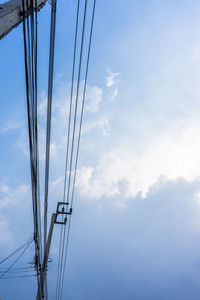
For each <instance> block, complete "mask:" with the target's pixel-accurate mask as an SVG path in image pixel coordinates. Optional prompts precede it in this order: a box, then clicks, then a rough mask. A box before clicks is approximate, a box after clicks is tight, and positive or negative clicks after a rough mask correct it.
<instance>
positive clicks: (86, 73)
mask: <svg viewBox="0 0 200 300" xmlns="http://www.w3.org/2000/svg"><path fill="white" fill-rule="evenodd" d="M95 8H96V0H94V2H93V11H92V21H91V27H90V37H89V46H88V55H87V62H86V72H85V80H84V88H83V98H82V107H81V117H80V124H79V134H78V145H77V152H76V160H75V171H74V180H73V187H72V198H71V209H72V207H73V201H74V190H75V182H76V173H77V165H78V156H79V148H80V139H81V129H82V122H83V111H84V104H85V96H86V86H87V78H88V69H89V61H90V52H91V44H92V34H93V27H94V17H95ZM70 228H71V215H70V216H69V225H68V231H67V241H66V247H65V256H64V268H63V269H64V270H65V268H66V261H67V252H68V245H69V234H70ZM64 276H65V273H64V272H63V277H62V282H61V293H60V295H61V297H60V298H62V292H63V283H64Z"/></svg>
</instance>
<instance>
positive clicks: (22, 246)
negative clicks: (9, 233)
mask: <svg viewBox="0 0 200 300" xmlns="http://www.w3.org/2000/svg"><path fill="white" fill-rule="evenodd" d="M32 240H33V238H30V239H28V241H27V242H26V243H24V244H23V245H21V246H20V247H19V248H17V249H16V250H15V251H13V252H12V253H11V254H9V255H8V256H7V257H5V258H4V259H3V260H1V261H0V265H1V264H2V263H4V262H5V261H6V260H8V259H9V258H10V257H12V256H13V255H15V254H16V253H17V252H19V251H20V250H22V249H23V248H24V247H26V245H27V244H28V243H29V242H30V241H32Z"/></svg>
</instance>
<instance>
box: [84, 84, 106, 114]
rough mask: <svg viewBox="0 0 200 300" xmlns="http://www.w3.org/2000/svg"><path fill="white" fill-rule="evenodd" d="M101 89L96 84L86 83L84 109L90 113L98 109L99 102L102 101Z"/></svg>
mask: <svg viewBox="0 0 200 300" xmlns="http://www.w3.org/2000/svg"><path fill="white" fill-rule="evenodd" d="M102 95H103V91H102V89H100V88H99V87H97V86H92V87H90V86H89V85H87V93H86V106H85V109H86V110H87V111H89V112H91V113H94V112H97V111H98V110H99V104H100V103H101V101H102Z"/></svg>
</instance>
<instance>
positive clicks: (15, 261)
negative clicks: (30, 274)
mask: <svg viewBox="0 0 200 300" xmlns="http://www.w3.org/2000/svg"><path fill="white" fill-rule="evenodd" d="M32 242H33V239H32V241H30V242H29V244H28V245H27V246H26V247H25V249H24V250H23V251H22V253H21V254H20V255H19V256H18V257H17V258H16V259H15V260H14V262H13V263H12V264H11V265H10V267H9V268H8V269H7V270H6V271H5V272H4V273H3V274H2V275H1V276H0V279H2V278H3V277H4V276H5V275H6V274H7V273H8V272H9V271H10V269H11V268H12V267H13V266H14V265H15V264H16V263H17V262H18V260H19V259H20V258H21V257H22V255H23V254H24V252H25V251H26V250H27V249H28V247H29V246H30V244H31V243H32Z"/></svg>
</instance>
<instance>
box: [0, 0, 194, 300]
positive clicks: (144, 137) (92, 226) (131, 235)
mask: <svg viewBox="0 0 200 300" xmlns="http://www.w3.org/2000/svg"><path fill="white" fill-rule="evenodd" d="M75 2H76V1H69V0H68V1H67V0H58V11H57V27H56V51H55V80H54V97H53V118H52V141H51V165H50V197H49V201H50V213H52V212H54V211H55V209H56V204H57V202H58V201H60V200H62V194H63V180H64V164H65V148H66V146H65V145H66V128H67V116H68V113H67V108H68V104H69V95H70V83H71V82H70V80H71V68H72V51H73V35H74V23H75V9H76V6H75ZM81 3H82V4H83V2H82V1H81ZM89 4H90V5H89V7H90V9H91V4H92V1H91V0H90V1H89ZM38 18H39V20H38V31H39V33H38V34H39V40H38V47H39V49H38V81H39V82H38V85H39V87H38V97H39V142H40V163H41V165H40V166H41V169H40V174H41V196H42V197H43V181H44V142H45V140H44V137H45V121H46V95H47V79H48V47H49V44H48V41H49V25H50V5H49V4H48V3H47V5H46V6H45V7H44V8H43V9H42V10H41V11H40V13H39V14H38ZM24 72H25V71H24V57H23V31H22V25H19V26H18V27H17V28H16V29H14V30H13V31H12V32H11V33H9V34H8V36H6V37H5V38H3V40H1V41H0V105H1V109H0V260H1V259H3V258H4V257H5V256H7V255H8V254H9V253H10V252H11V251H12V250H14V249H15V248H16V247H18V246H20V245H21V244H22V243H24V242H25V241H26V240H27V239H28V238H29V236H30V235H31V234H32V232H33V223H32V204H31V193H30V169H29V149H28V136H27V133H28V129H27V115H26V93H25V74H24ZM50 213H49V216H50ZM58 229H59V228H58V227H56V229H55V232H54V237H53V244H52V249H51V253H50V257H51V258H52V259H53V261H52V262H51V263H50V265H49V277H48V286H49V300H51V299H55V286H56V284H55V282H56V266H57V258H58V233H59V230H58ZM33 255H34V247H33V246H32V247H31V248H30V251H28V252H27V254H26V255H25V256H24V258H23V259H22V260H21V262H19V263H18V265H17V266H27V263H28V262H31V261H32V260H33ZM5 266H7V265H5ZM0 267H2V268H3V267H4V265H3V264H2V265H1V266H0ZM36 287H37V284H36V279H35V278H25V279H10V280H1V281H0V296H1V297H2V300H4V299H6V300H13V299H16V300H21V299H30V300H31V299H35V295H36ZM63 295H64V297H63V299H69V300H90V299H91V300H111V299H113V300H118V299H119V300H122V299H125V300H129V299H130V300H132V299H136V300H140V299H141V300H151V299H152V300H165V299H166V300H169V299H170V300H184V299H185V300H189V299H191V300H196V299H199V297H200V4H199V1H197V0H190V1H186V0H185V1H184V0H181V1H180V0H173V1H172V0H169V1H164V0H115V1H114V0H110V1H106V0H102V1H97V7H96V19H95V27H94V38H93V44H92V51H91V61H90V71H89V77H88V86H87V97H86V106H85V114H84V124H83V132H82V140H81V148H80V160H79V166H78V177H77V186H76V194H75V202H74V213H73V216H72V227H71V238H70V245H69V255H68V262H67V269H66V280H65V285H64V293H63Z"/></svg>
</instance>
